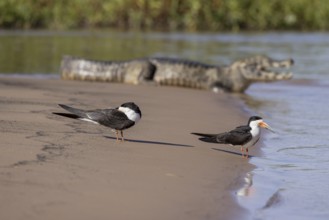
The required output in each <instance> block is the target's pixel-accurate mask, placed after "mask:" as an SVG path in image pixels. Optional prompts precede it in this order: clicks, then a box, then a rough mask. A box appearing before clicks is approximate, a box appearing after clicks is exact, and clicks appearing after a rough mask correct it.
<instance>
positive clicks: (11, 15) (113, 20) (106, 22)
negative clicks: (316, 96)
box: [0, 0, 329, 31]
mask: <svg viewBox="0 0 329 220" xmlns="http://www.w3.org/2000/svg"><path fill="white" fill-rule="evenodd" d="M328 21H329V4H328V1H326V0H312V1H310V0H0V28H1V29H41V28H42V29H62V30H63V29H80V28H119V29H137V30H139V29H140V30H186V31H197V30H198V31H218V30H226V31H239V30H328V29H329V22H328Z"/></svg>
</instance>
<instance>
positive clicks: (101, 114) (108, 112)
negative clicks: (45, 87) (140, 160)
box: [54, 102, 142, 141]
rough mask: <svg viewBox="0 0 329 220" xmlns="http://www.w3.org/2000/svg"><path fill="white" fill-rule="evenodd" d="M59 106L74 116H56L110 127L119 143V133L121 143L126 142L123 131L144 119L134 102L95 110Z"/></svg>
mask: <svg viewBox="0 0 329 220" xmlns="http://www.w3.org/2000/svg"><path fill="white" fill-rule="evenodd" d="M59 106H60V107H62V108H63V109H65V110H67V111H68V112H70V113H72V114H68V113H54V114H56V115H61V116H65V117H69V118H74V119H80V120H83V121H88V122H92V123H95V124H100V125H103V126H106V127H110V128H112V129H114V130H115V135H116V139H117V141H119V131H120V135H121V141H124V137H123V130H125V129H128V128H130V127H132V126H134V125H135V124H136V123H137V122H138V121H139V120H140V119H141V117H142V112H141V110H140V109H139V107H138V106H137V105H136V104H135V103H133V102H127V103H124V104H122V105H121V106H119V107H116V108H111V109H95V110H82V109H77V108H73V107H70V106H67V105H63V104H59Z"/></svg>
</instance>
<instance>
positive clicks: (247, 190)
mask: <svg viewBox="0 0 329 220" xmlns="http://www.w3.org/2000/svg"><path fill="white" fill-rule="evenodd" d="M252 184H253V182H252V173H251V172H248V173H247V174H246V176H245V178H244V185H243V186H242V187H241V189H239V190H238V191H237V193H236V194H237V195H238V196H245V197H249V196H252V195H253V194H254V193H255V188H253V187H252Z"/></svg>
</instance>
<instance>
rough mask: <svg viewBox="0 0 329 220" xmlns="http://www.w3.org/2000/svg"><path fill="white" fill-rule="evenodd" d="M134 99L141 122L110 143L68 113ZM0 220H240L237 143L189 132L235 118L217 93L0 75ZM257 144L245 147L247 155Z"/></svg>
mask: <svg viewBox="0 0 329 220" xmlns="http://www.w3.org/2000/svg"><path fill="white" fill-rule="evenodd" d="M126 101H134V102H135V103H137V104H138V105H139V106H140V108H141V110H142V113H143V117H142V119H141V121H140V122H139V123H138V124H137V125H136V126H134V127H133V128H131V129H129V130H127V131H125V132H124V134H125V137H126V139H127V140H128V141H126V142H124V143H116V142H115V139H114V138H115V135H114V134H113V133H112V132H111V131H110V129H108V128H105V127H101V126H97V125H94V124H91V123H87V122H84V121H77V120H72V119H69V118H64V117H61V116H58V115H54V114H52V113H53V112H65V111H64V110H62V109H61V108H60V107H59V106H58V105H57V104H58V103H62V104H68V105H72V106H75V107H81V108H86V109H92V108H105V107H115V106H118V105H120V104H121V103H123V102H126ZM0 102H1V104H0V113H1V114H0V131H1V132H0V136H1V144H0V151H1V153H0V195H1V196H0V219H11V220H14V219H24V220H29V219H33V220H39V219H40V220H44V219H47V220H52V219H54V220H55V219H56V220H57V219H71V220H75V219H79V220H84V219H86V220H89V219H98V220H99V219H116V220H120V219H124V220H129V219H134V220H139V219H142V220H149V219H150V220H151V219H152V220H153V219H157V220H162V219H163V220H168V219H189V220H193V219H197V220H200V219H239V218H242V217H243V215H244V214H245V211H244V210H243V209H242V208H240V207H239V206H238V205H237V203H236V202H235V201H234V197H233V196H232V195H233V193H234V191H235V190H236V189H237V188H239V186H241V185H242V184H243V183H242V179H243V175H244V174H245V173H246V172H247V171H249V170H251V169H252V166H251V165H250V164H249V163H248V161H247V160H245V159H242V158H241V156H240V154H239V149H235V148H231V147H229V146H225V145H215V144H209V143H203V142H200V141H198V139H197V137H196V136H193V135H191V134H190V132H205V133H206V132H209V133H214V132H221V131H225V130H228V129H231V128H234V127H235V126H236V125H238V124H244V123H245V121H246V118H247V117H246V116H244V115H243V112H242V110H241V108H240V106H239V105H238V104H237V103H236V102H234V101H232V97H231V96H230V95H226V94H220V95H219V94H214V93H212V92H209V91H199V90H191V89H183V88H172V87H151V86H132V85H123V84H108V83H90V82H89V83H86V82H75V81H62V80H57V79H17V78H0ZM255 151H256V150H254V149H251V154H254V153H255Z"/></svg>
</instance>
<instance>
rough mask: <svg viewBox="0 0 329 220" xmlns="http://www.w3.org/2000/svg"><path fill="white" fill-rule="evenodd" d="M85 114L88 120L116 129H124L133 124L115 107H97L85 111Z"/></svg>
mask: <svg viewBox="0 0 329 220" xmlns="http://www.w3.org/2000/svg"><path fill="white" fill-rule="evenodd" d="M86 115H87V116H88V118H89V119H90V120H93V121H96V122H98V123H99V124H101V125H104V126H107V127H110V128H113V129H116V130H124V129H127V128H130V127H131V126H133V125H134V124H135V122H133V121H131V120H129V119H128V117H127V116H126V115H125V114H124V113H123V112H121V111H119V110H117V109H97V110H93V111H88V112H86Z"/></svg>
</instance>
